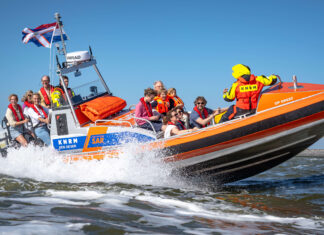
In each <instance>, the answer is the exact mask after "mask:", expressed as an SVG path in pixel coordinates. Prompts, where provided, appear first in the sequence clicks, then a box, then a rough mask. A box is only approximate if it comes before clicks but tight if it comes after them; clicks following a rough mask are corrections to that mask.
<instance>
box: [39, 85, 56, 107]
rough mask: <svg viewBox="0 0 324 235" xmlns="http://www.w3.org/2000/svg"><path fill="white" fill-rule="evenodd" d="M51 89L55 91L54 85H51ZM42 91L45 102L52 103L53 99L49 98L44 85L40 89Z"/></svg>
mask: <svg viewBox="0 0 324 235" xmlns="http://www.w3.org/2000/svg"><path fill="white" fill-rule="evenodd" d="M50 91H51V93H52V92H53V91H54V87H53V86H52V85H50ZM40 92H41V93H42V95H43V97H44V101H45V104H46V105H51V101H50V99H49V98H48V95H47V92H46V91H45V88H44V87H42V88H41V89H40Z"/></svg>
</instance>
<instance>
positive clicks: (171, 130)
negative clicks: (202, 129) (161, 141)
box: [163, 109, 193, 138]
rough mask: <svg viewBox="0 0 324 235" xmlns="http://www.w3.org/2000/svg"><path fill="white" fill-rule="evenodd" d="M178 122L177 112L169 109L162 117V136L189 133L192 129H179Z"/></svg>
mask: <svg viewBox="0 0 324 235" xmlns="http://www.w3.org/2000/svg"><path fill="white" fill-rule="evenodd" d="M178 122H179V114H178V113H177V111H176V110H175V109H172V110H170V111H169V112H168V113H167V114H166V116H165V117H164V118H163V124H164V125H166V127H165V131H164V138H168V137H171V136H173V135H180V134H184V133H189V132H191V131H193V129H179V128H178V126H177V123H178Z"/></svg>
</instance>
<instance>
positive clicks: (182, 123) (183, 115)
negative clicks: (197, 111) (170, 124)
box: [174, 107, 190, 130]
mask: <svg viewBox="0 0 324 235" xmlns="http://www.w3.org/2000/svg"><path fill="white" fill-rule="evenodd" d="M174 110H175V111H176V112H177V114H178V115H179V116H178V117H179V120H178V121H177V123H176V125H177V127H178V128H179V130H187V129H190V124H189V113H187V112H184V111H183V109H182V108H181V107H175V108H174Z"/></svg>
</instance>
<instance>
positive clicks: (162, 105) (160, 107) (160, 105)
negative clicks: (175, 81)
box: [156, 97, 170, 113]
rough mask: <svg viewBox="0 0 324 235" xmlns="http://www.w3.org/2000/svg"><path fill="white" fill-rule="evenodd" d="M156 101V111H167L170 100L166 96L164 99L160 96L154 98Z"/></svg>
mask: <svg viewBox="0 0 324 235" xmlns="http://www.w3.org/2000/svg"><path fill="white" fill-rule="evenodd" d="M156 102H157V106H156V111H158V112H159V113H167V112H168V111H169V107H170V101H169V98H168V97H167V98H166V100H162V99H161V97H159V98H158V99H156Z"/></svg>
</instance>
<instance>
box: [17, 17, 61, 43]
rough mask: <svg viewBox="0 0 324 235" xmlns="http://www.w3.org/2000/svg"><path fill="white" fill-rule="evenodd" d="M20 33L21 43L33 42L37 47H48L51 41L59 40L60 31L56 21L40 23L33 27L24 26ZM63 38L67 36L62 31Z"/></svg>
mask: <svg viewBox="0 0 324 235" xmlns="http://www.w3.org/2000/svg"><path fill="white" fill-rule="evenodd" d="M62 30H63V29H62ZM22 34H23V38H22V41H23V43H25V44H27V43H28V42H33V43H35V44H36V46H38V47H40V46H43V47H47V48H50V47H51V42H52V43H53V42H58V41H61V33H60V29H59V26H58V25H57V23H51V24H42V25H40V26H38V27H37V28H35V29H29V28H24V30H23V31H22ZM52 37H53V40H52ZM63 38H64V40H67V36H66V34H65V32H64V31H63Z"/></svg>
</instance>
